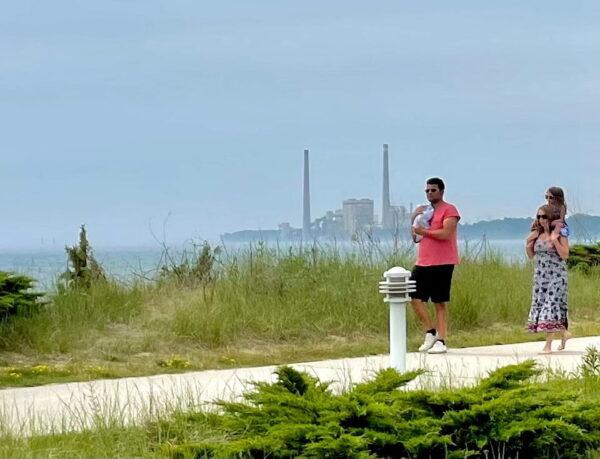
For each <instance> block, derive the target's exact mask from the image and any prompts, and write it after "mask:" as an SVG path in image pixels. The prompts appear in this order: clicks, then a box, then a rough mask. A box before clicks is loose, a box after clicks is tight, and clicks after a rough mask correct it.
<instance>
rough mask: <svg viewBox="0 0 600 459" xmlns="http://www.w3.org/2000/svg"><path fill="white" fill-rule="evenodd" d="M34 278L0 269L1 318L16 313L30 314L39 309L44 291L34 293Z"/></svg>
mask: <svg viewBox="0 0 600 459" xmlns="http://www.w3.org/2000/svg"><path fill="white" fill-rule="evenodd" d="M32 288H33V279H31V278H30V277H27V276H23V275H19V274H12V273H8V272H4V271H0V319H3V318H6V317H8V316H12V315H15V314H21V315H29V314H31V313H32V312H35V311H36V310H38V309H39V307H40V305H41V303H40V302H39V298H40V297H42V296H43V293H34V292H31V291H30V290H31V289H32Z"/></svg>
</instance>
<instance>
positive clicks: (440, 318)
mask: <svg viewBox="0 0 600 459" xmlns="http://www.w3.org/2000/svg"><path fill="white" fill-rule="evenodd" d="M435 317H436V326H435V329H436V330H437V337H438V339H443V340H445V339H446V335H447V333H448V308H447V307H446V303H435Z"/></svg>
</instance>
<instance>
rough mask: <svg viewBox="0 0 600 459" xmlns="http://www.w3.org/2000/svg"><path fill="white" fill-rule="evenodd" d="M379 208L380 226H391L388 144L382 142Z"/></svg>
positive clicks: (392, 223)
mask: <svg viewBox="0 0 600 459" xmlns="http://www.w3.org/2000/svg"><path fill="white" fill-rule="evenodd" d="M381 201H382V209H381V226H382V227H383V228H393V226H394V222H393V218H392V212H391V204H390V171H389V164H388V144H387V143H384V144H383V195H382V200H381Z"/></svg>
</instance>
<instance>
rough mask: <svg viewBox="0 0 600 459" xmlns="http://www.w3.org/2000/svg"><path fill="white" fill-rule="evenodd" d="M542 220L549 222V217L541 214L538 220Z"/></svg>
mask: <svg viewBox="0 0 600 459" xmlns="http://www.w3.org/2000/svg"><path fill="white" fill-rule="evenodd" d="M540 218H542V219H544V220H548V215H544V214H539V215H538V216H537V219H538V220H539V219H540Z"/></svg>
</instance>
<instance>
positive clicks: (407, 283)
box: [379, 266, 417, 372]
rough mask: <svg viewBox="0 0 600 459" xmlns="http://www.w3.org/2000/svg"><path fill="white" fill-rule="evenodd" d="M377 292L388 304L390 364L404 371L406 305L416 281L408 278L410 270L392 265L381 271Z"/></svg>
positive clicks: (414, 288)
mask: <svg viewBox="0 0 600 459" xmlns="http://www.w3.org/2000/svg"><path fill="white" fill-rule="evenodd" d="M383 277H384V278H385V280H384V281H382V282H379V293H383V294H384V295H385V297H384V299H383V301H384V302H386V303H389V305H390V366H391V367H392V368H395V369H396V370H398V371H400V372H405V371H406V305H407V303H408V302H409V301H410V295H409V294H410V293H411V292H414V291H415V290H416V284H417V283H416V281H413V280H410V271H407V270H406V269H404V268H402V267H400V266H394V267H393V268H390V269H388V270H387V271H386V272H384V273H383Z"/></svg>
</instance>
